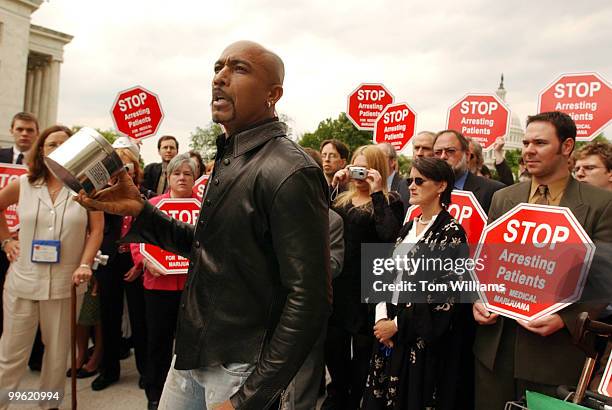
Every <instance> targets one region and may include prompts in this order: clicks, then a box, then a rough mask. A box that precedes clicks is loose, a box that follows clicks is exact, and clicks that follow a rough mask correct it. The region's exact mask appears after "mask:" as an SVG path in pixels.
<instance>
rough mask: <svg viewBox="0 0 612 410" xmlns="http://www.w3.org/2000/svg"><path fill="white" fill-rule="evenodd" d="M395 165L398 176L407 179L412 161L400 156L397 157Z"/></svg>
mask: <svg viewBox="0 0 612 410" xmlns="http://www.w3.org/2000/svg"><path fill="white" fill-rule="evenodd" d="M397 165H398V168H399V174H400V175H401V176H402V177H405V178H408V176H409V175H410V168H412V159H410V158H408V157H407V156H404V155H401V154H400V155H398V156H397Z"/></svg>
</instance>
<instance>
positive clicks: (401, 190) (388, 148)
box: [377, 142, 410, 212]
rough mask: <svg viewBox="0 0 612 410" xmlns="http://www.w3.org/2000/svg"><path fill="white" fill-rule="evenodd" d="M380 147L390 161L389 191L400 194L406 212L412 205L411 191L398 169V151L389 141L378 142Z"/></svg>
mask: <svg viewBox="0 0 612 410" xmlns="http://www.w3.org/2000/svg"><path fill="white" fill-rule="evenodd" d="M377 146H378V148H380V150H381V151H382V152H383V154H385V156H386V157H387V161H389V177H388V178H387V189H388V190H389V191H395V192H397V193H398V194H400V198H401V199H402V204H404V212H406V210H407V209H408V207H409V206H410V203H409V202H408V201H409V200H410V193H409V192H408V184H407V183H406V180H405V179H404V178H402V177H400V174H399V171H397V151H396V150H395V147H394V146H393V145H392V144H389V143H388V142H385V143H382V144H378V145H377Z"/></svg>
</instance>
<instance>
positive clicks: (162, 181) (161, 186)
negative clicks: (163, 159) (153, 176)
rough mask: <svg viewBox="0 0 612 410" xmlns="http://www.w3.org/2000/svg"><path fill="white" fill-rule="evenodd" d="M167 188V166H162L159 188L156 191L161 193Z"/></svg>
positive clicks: (158, 182)
mask: <svg viewBox="0 0 612 410" xmlns="http://www.w3.org/2000/svg"><path fill="white" fill-rule="evenodd" d="M165 190H166V168H165V167H162V171H161V174H160V175H159V180H158V181H157V190H156V192H157V193H158V194H159V195H161V194H163V193H164V191H165Z"/></svg>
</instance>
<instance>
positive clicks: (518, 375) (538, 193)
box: [473, 112, 612, 410]
mask: <svg viewBox="0 0 612 410" xmlns="http://www.w3.org/2000/svg"><path fill="white" fill-rule="evenodd" d="M575 138H576V125H575V124H574V122H573V121H572V119H571V118H570V117H569V116H568V115H566V114H564V113H561V112H547V113H541V114H538V115H534V116H531V117H529V118H528V120H527V130H526V133H525V136H524V138H523V159H524V161H525V165H526V166H527V169H528V171H529V172H530V173H531V175H532V180H531V181H525V182H521V183H518V184H515V185H512V186H510V187H508V188H505V189H503V190H501V191H499V192H497V193H496V194H495V195H494V197H493V204H492V206H491V210H490V212H489V223H491V222H493V221H494V220H496V219H497V218H499V217H500V216H502V215H503V214H504V213H505V212H507V211H508V210H510V209H512V208H513V207H514V206H516V205H517V204H519V203H525V202H529V203H540V204H548V205H558V206H565V207H568V208H569V209H570V210H571V211H572V213H573V214H574V216H575V217H576V219H577V220H578V222H580V224H581V225H582V227H583V228H584V230H585V231H586V233H587V234H588V235H589V237H590V238H591V239H592V240H593V242H594V243H595V244H596V246H597V251H596V256H595V259H594V260H593V264H592V265H591V270H590V272H589V276H588V278H587V283H586V286H585V289H584V292H583V296H584V295H585V294H586V295H589V294H592V291H593V290H595V289H596V288H600V287H602V286H601V285H602V284H603V288H605V285H606V284H607V283H606V279H605V277H606V276H607V275H609V272H610V262H609V255H608V256H607V257H606V256H604V255H606V254H609V249H610V240H611V239H612V193H611V192H609V191H604V190H601V189H599V188H596V187H593V186H590V185H587V184H583V183H580V182H578V181H576V180H575V179H574V178H572V176H571V175H570V172H569V169H568V166H567V163H568V158H569V156H570V155H571V153H572V150H573V149H574V144H575ZM602 279H603V282H601V280H602ZM607 280H608V281H609V279H607ZM594 283H598V285H597V286H594ZM608 285H609V284H608ZM608 296H609V295H608ZM601 299H602V298H601V297H599V298H597V299H596V300H594V299H589V300H590V302H589V303H588V304H587V303H579V304H573V305H570V306H568V307H566V308H565V309H563V310H561V311H560V312H559V313H555V314H552V315H549V316H547V317H544V318H541V319H537V320H534V321H531V322H529V323H527V322H522V321H515V320H512V319H508V318H503V317H498V315H496V314H493V313H490V312H488V311H487V310H486V309H484V305H483V304H482V303H480V302H478V301H477V302H476V303H474V306H473V315H474V319H475V320H476V322H478V323H479V324H480V326H478V330H477V335H476V341H475V344H474V354H475V355H476V358H477V360H476V364H475V366H476V377H475V381H476V409H487V410H489V409H502V408H503V407H504V403H505V402H507V401H511V400H517V399H519V398H520V397H521V396H523V395H524V394H525V390H531V391H538V392H541V393H544V394H548V395H554V394H555V390H556V387H557V385H561V384H565V385H575V384H576V383H577V380H578V377H579V375H580V372H581V370H582V367H583V364H584V361H585V358H586V356H585V354H584V353H583V352H582V351H581V350H580V349H579V348H578V347H576V346H575V345H574V344H573V343H572V336H575V335H576V332H577V329H576V318H577V315H578V314H579V313H580V312H582V311H588V312H589V313H590V315H591V317H593V318H596V317H598V316H597V315H598V313H599V312H600V311H601V310H602V309H603V307H604V306H605V303H599V302H600V301H601ZM603 299H605V297H604V298H603Z"/></svg>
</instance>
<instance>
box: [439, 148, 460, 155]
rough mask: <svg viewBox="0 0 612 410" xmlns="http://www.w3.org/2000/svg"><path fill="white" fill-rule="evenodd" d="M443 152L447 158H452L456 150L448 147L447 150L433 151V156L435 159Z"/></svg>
mask: <svg viewBox="0 0 612 410" xmlns="http://www.w3.org/2000/svg"><path fill="white" fill-rule="evenodd" d="M444 152H446V155H448V156H449V157H452V156H453V155H455V153H456V152H457V148H453V147H449V148H442V149H437V150H434V155H435V156H436V157H441V156H442V153H444Z"/></svg>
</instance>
